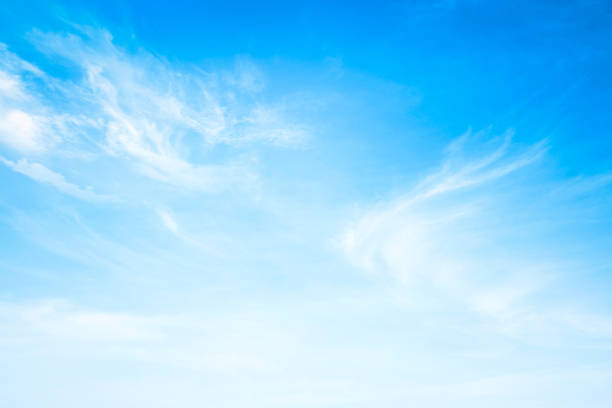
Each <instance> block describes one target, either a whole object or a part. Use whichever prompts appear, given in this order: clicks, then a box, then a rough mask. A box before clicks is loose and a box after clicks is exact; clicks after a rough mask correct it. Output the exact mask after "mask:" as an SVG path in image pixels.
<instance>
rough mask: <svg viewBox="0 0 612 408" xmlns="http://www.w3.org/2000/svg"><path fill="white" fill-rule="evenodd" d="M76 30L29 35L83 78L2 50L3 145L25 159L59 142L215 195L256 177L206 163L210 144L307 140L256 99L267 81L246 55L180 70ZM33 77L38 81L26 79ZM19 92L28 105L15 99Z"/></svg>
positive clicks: (236, 161) (239, 162)
mask: <svg viewBox="0 0 612 408" xmlns="http://www.w3.org/2000/svg"><path fill="white" fill-rule="evenodd" d="M75 27H76V29H77V30H78V34H53V33H42V32H40V31H37V30H34V31H33V32H32V33H31V35H30V39H31V40H32V41H33V43H34V44H35V45H37V46H38V47H39V48H40V49H41V51H43V52H45V53H47V54H48V55H49V56H50V57H51V58H54V59H61V60H63V61H64V63H68V64H71V65H72V66H73V67H74V68H75V70H76V71H78V72H80V75H81V76H80V77H76V78H71V79H70V80H61V79H58V78H53V77H51V76H49V75H46V74H44V73H42V72H40V70H38V69H37V68H35V67H34V66H32V65H31V64H28V63H27V62H26V61H23V60H21V59H20V58H19V57H18V56H16V55H14V54H11V53H9V52H8V51H7V50H6V46H4V47H3V48H2V49H0V51H2V55H4V56H5V57H6V61H5V62H4V64H3V65H4V70H3V71H0V74H1V75H0V90H3V91H4V93H6V94H7V95H9V96H11V98H12V99H11V100H9V99H10V98H9V99H6V98H5V100H4V101H3V102H2V103H0V115H4V118H3V120H2V123H3V125H2V127H0V142H2V143H4V144H7V145H9V146H11V147H13V148H16V149H18V150H20V151H23V152H33V151H37V152H42V151H44V150H48V149H49V148H50V147H51V146H53V145H54V144H55V143H60V142H61V145H60V146H59V147H60V148H66V147H70V148H71V149H76V150H80V151H81V152H82V153H85V152H91V151H92V149H93V150H94V151H96V150H97V152H96V153H106V154H110V155H112V156H114V157H116V158H118V159H125V160H126V161H127V162H128V163H130V164H131V165H133V166H134V168H135V169H137V170H138V171H139V172H141V173H142V174H144V175H146V176H148V177H150V178H152V179H155V180H158V181H162V182H165V183H169V184H173V185H177V186H181V187H186V188H190V189H197V190H203V191H217V190H220V189H224V188H226V187H227V186H231V185H236V184H249V183H251V182H253V180H254V179H255V176H254V174H253V171H251V170H250V169H249V168H248V167H249V166H250V164H251V163H250V162H249V161H248V160H247V161H245V160H244V159H243V158H241V156H240V155H237V156H234V158H230V159H227V160H226V161H224V162H218V161H215V160H208V158H209V157H211V152H213V150H212V149H213V148H214V146H216V145H219V144H225V145H232V146H240V148H242V149H244V148H245V146H248V145H249V144H251V143H266V144H275V145H291V144H295V143H297V142H301V141H303V140H304V138H305V135H306V131H305V129H304V127H303V126H301V125H299V124H297V123H294V122H293V121H291V120H288V119H287V118H286V116H285V113H284V112H283V108H282V105H278V104H277V105H274V106H270V105H268V104H265V103H263V101H262V100H260V98H258V96H257V94H259V93H260V92H261V91H262V90H263V89H264V88H265V82H266V81H265V77H264V75H263V73H262V71H261V70H260V69H259V68H258V67H257V66H256V65H255V64H254V63H253V62H251V61H250V60H249V59H248V58H245V57H242V58H239V59H237V62H236V64H235V67H234V69H233V70H232V71H229V72H225V73H224V71H221V72H220V73H215V72H204V71H202V70H200V69H198V68H195V67H187V66H183V67H180V68H179V67H177V66H175V65H173V64H170V63H169V62H168V61H166V60H164V59H163V58H160V57H157V56H154V55H152V54H149V53H147V52H145V51H142V50H141V51H139V52H137V53H129V52H127V51H125V50H124V49H122V48H120V47H118V46H116V45H115V44H114V43H113V39H112V36H111V35H110V34H109V33H108V32H107V31H104V30H96V29H92V28H88V27H77V26H75ZM0 67H2V66H1V65H0ZM5 71H6V72H5ZM32 75H35V76H36V77H37V78H39V79H40V80H38V81H31V80H29V79H28V78H30V77H31V76H32ZM26 87H27V88H28V91H27V92H24V91H23V90H24V89H25V88H26ZM19 95H21V96H23V97H27V99H28V100H27V101H21V102H19V101H17V100H15V98H16V97H17V96H19ZM51 141H53V142H54V143H51Z"/></svg>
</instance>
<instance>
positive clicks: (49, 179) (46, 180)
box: [0, 157, 117, 202]
mask: <svg viewBox="0 0 612 408" xmlns="http://www.w3.org/2000/svg"><path fill="white" fill-rule="evenodd" d="M0 162H1V163H3V164H4V165H6V166H8V167H9V168H11V169H12V170H13V171H16V172H17V173H21V174H23V175H25V176H27V177H29V178H31V179H32V180H35V181H38V182H40V183H43V184H48V185H50V186H53V187H55V188H56V189H58V190H59V191H61V192H62V193H65V194H68V195H70V196H73V197H76V198H78V199H80V200H85V201H91V202H113V201H117V200H116V199H115V198H113V197H111V196H106V195H102V194H98V193H96V192H95V191H93V189H92V188H81V187H79V186H77V185H76V184H73V183H70V182H68V181H66V179H65V178H64V176H63V175H61V174H59V173H56V172H54V171H53V170H49V169H48V168H47V167H45V166H43V165H42V164H40V163H32V162H29V161H28V160H26V159H21V160H19V161H17V162H13V161H11V160H7V159H5V158H3V157H0Z"/></svg>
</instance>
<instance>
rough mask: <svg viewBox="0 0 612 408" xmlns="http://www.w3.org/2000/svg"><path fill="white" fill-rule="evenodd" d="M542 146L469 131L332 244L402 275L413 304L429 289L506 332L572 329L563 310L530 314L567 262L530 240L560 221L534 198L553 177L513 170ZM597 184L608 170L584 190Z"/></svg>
mask: <svg viewBox="0 0 612 408" xmlns="http://www.w3.org/2000/svg"><path fill="white" fill-rule="evenodd" d="M546 151H547V143H546V141H542V142H538V143H535V144H532V145H528V146H523V147H521V146H520V145H517V144H513V143H512V132H511V131H508V132H506V133H504V134H503V135H501V136H498V137H491V131H490V129H488V130H485V131H481V132H476V133H472V132H467V133H466V134H464V135H462V136H461V137H460V138H458V139H456V140H455V141H454V142H452V143H451V144H450V145H449V146H448V147H447V149H446V150H445V157H444V161H443V163H442V165H441V167H440V169H439V170H436V171H434V172H432V173H431V174H429V175H427V176H425V177H423V179H422V181H420V182H419V183H417V185H416V187H415V188H413V189H412V190H411V191H410V192H409V193H407V194H404V195H402V196H400V197H399V198H395V199H391V200H389V201H387V202H382V203H380V204H378V205H377V206H376V207H375V208H374V209H372V210H369V211H367V212H365V213H364V214H362V215H361V216H359V217H358V218H357V219H356V220H355V221H354V222H353V223H352V224H351V225H350V226H349V227H348V228H347V229H346V231H344V233H343V235H342V236H341V239H340V247H341V249H342V251H343V252H344V254H345V256H346V257H347V259H348V260H349V261H350V262H351V263H352V264H353V265H355V266H357V267H358V268H360V269H363V270H365V271H368V272H369V273H371V274H374V275H381V274H382V275H389V276H391V277H393V278H394V279H396V280H397V281H398V282H401V283H402V284H403V285H405V292H406V293H407V296H408V297H413V298H414V301H418V300H417V299H420V298H421V297H422V296H432V297H439V298H441V299H447V300H448V301H451V302H459V303H460V304H463V306H464V307H465V308H466V310H471V311H472V312H476V313H479V314H482V315H484V316H487V317H491V318H493V319H494V320H496V323H495V324H496V325H497V327H498V328H499V329H501V330H503V331H507V332H515V331H516V330H520V329H525V328H527V327H528V328H530V329H535V330H537V329H538V328H542V327H545V326H546V327H552V326H554V327H563V328H565V329H567V328H570V327H573V328H576V329H577V327H576V326H575V325H573V324H572V323H571V321H570V320H571V319H570V318H569V317H568V316H569V314H567V312H561V311H560V310H555V309H554V308H553V309H551V310H547V311H545V310H539V311H537V312H536V309H535V308H534V307H535V305H534V304H533V303H532V302H531V300H530V299H531V298H532V297H533V296H534V295H535V294H539V295H540V297H541V294H542V291H543V290H545V288H547V287H548V286H549V285H550V284H551V282H552V281H554V280H555V279H557V278H559V277H560V276H561V275H562V274H563V273H565V271H566V270H567V265H568V264H569V263H570V259H564V258H563V257H562V256H555V257H554V258H550V257H548V256H546V255H545V253H547V252H546V251H545V250H543V249H544V248H547V247H548V246H550V245H554V242H546V241H543V240H539V241H538V239H539V238H538V236H540V234H542V231H541V223H542V220H543V219H547V218H548V217H555V216H556V217H560V219H556V220H555V224H556V225H558V224H559V223H560V222H564V216H563V214H554V215H550V216H549V215H548V214H546V210H545V208H547V207H546V205H540V206H538V204H537V203H536V201H537V199H535V198H534V197H533V196H532V195H533V194H534V193H535V192H538V191H540V192H541V190H542V189H545V190H552V188H551V187H550V186H553V185H554V184H552V183H548V184H547V183H546V182H544V181H542V180H538V179H537V178H534V177H527V175H528V174H529V173H526V172H522V174H521V172H520V171H521V170H522V169H527V168H528V166H530V165H534V164H535V163H536V162H537V161H538V160H540V159H541V158H542V157H543V155H544V154H545V153H546ZM532 174H536V173H533V172H532ZM589 180H590V181H589ZM602 183H603V184H605V183H607V177H603V178H601V177H597V178H595V179H593V180H591V179H588V180H587V182H586V184H583V185H582V187H584V188H587V189H588V188H592V187H596V186H597V185H603V184H602ZM556 185H559V183H556ZM571 189H572V190H574V191H576V190H580V189H579V188H577V187H576V186H575V185H574V186H573V187H571ZM546 199H547V198H546V195H545V194H543V195H541V200H546ZM554 199H558V197H556V198H554ZM539 202H540V204H541V202H542V201H539ZM541 236H544V235H541ZM534 242H538V248H540V249H541V252H540V253H538V252H536V251H534V250H533V243H534ZM425 293H427V295H425ZM564 316H565V317H564ZM566 317H567V318H566Z"/></svg>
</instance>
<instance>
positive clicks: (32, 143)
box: [0, 109, 43, 152]
mask: <svg viewBox="0 0 612 408" xmlns="http://www.w3.org/2000/svg"><path fill="white" fill-rule="evenodd" d="M41 133H42V132H41V126H40V123H39V119H38V118H36V117H34V116H32V115H30V114H28V113H26V112H24V111H21V110H19V109H13V110H9V111H8V112H4V113H0V142H2V143H4V144H7V145H9V146H11V147H12V148H14V149H16V150H19V151H22V152H28V151H30V152H32V151H34V152H36V151H40V150H42V149H43V141H42V134H41Z"/></svg>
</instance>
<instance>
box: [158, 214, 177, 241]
mask: <svg viewBox="0 0 612 408" xmlns="http://www.w3.org/2000/svg"><path fill="white" fill-rule="evenodd" d="M157 214H158V215H159V218H160V219H161V221H162V223H163V224H164V226H165V227H166V228H168V230H170V232H172V233H173V234H175V235H177V234H178V233H179V230H178V224H177V223H176V221H175V220H174V218H173V217H172V215H170V213H168V212H167V211H162V210H159V211H158V212H157Z"/></svg>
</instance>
